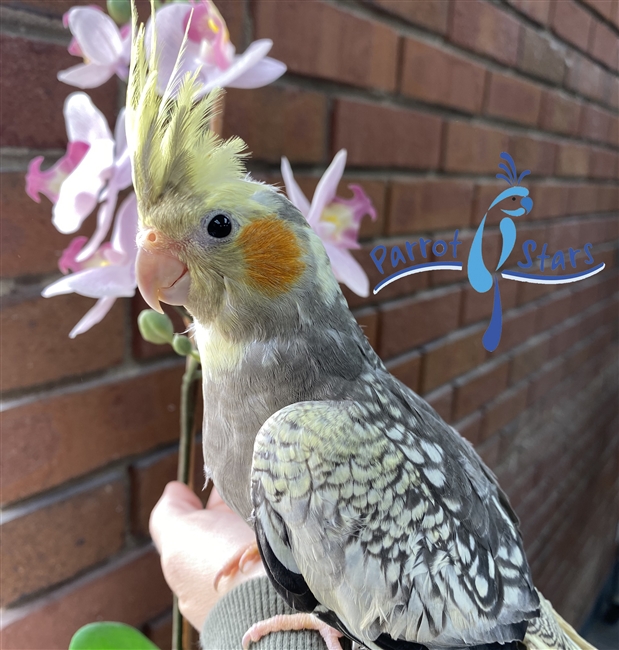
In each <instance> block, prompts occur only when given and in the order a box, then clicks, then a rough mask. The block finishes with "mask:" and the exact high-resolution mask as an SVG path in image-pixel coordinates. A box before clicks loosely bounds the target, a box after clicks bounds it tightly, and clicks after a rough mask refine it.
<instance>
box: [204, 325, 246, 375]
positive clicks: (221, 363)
mask: <svg viewBox="0 0 619 650" xmlns="http://www.w3.org/2000/svg"><path fill="white" fill-rule="evenodd" d="M195 337H196V344H197V347H198V352H199V353H200V362H201V364H202V372H203V373H204V374H205V375H208V376H209V377H211V378H213V379H216V378H217V377H220V376H221V375H222V374H224V373H225V372H230V371H233V370H234V369H235V368H237V367H238V366H239V365H240V363H241V360H242V358H243V346H242V345H240V344H238V343H235V342H234V341H231V340H230V339H229V338H228V337H226V336H224V335H223V334H222V333H221V332H220V331H219V330H218V329H217V328H215V327H203V326H202V325H199V324H196V329H195Z"/></svg>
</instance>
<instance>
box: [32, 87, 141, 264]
mask: <svg viewBox="0 0 619 650" xmlns="http://www.w3.org/2000/svg"><path fill="white" fill-rule="evenodd" d="M64 115H65V122H66V126H67V134H68V136H69V146H68V147H67V153H66V155H65V156H63V157H62V158H61V159H60V160H59V161H58V162H57V163H56V165H54V167H52V168H51V169H50V170H47V171H41V161H42V158H41V157H38V158H35V159H34V160H32V161H31V163H30V166H29V168H28V174H27V176H26V191H27V192H28V194H29V195H30V196H31V197H32V198H33V199H34V200H35V201H40V197H39V193H42V194H45V195H46V196H48V197H49V199H50V200H51V201H52V202H54V208H53V211H52V223H53V224H54V226H55V227H56V229H57V230H58V231H60V232H61V233H64V234H69V233H73V232H75V231H77V230H79V228H80V226H81V225H82V223H83V222H84V220H85V219H86V217H88V215H89V214H90V213H91V212H92V211H93V210H94V208H95V207H96V205H97V203H98V202H99V201H100V200H102V199H103V203H102V204H101V207H100V209H99V213H98V215H97V228H96V230H95V233H94V234H93V236H92V238H91V240H90V242H88V244H87V245H86V246H85V247H84V249H83V250H82V251H81V253H80V255H79V260H80V261H83V260H85V259H86V258H87V257H90V256H91V255H92V254H93V253H94V251H95V250H97V248H98V247H99V245H100V244H101V242H102V241H103V240H104V239H105V237H106V235H107V233H108V232H109V229H110V227H111V225H112V221H113V219H114V210H115V209H116V200H117V197H118V192H119V191H121V190H124V189H125V188H127V187H129V186H130V185H131V160H130V157H129V152H128V151H127V137H126V133H125V119H124V110H123V111H121V113H120V114H119V116H118V119H117V121H116V133H115V136H114V137H113V136H112V133H111V131H110V129H109V127H108V125H107V121H106V119H105V117H104V116H103V114H102V113H101V112H100V111H99V110H98V109H97V108H96V107H95V105H94V104H93V103H92V101H91V99H90V97H89V96H88V95H86V94H85V93H81V92H79V93H73V94H71V95H69V97H67V99H66V101H65V106H64ZM104 188H105V189H104Z"/></svg>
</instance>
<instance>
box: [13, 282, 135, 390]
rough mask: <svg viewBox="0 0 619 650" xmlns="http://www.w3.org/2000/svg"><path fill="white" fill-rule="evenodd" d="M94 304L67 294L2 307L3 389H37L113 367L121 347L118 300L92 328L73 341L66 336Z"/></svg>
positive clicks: (87, 299) (121, 312)
mask: <svg viewBox="0 0 619 650" xmlns="http://www.w3.org/2000/svg"><path fill="white" fill-rule="evenodd" d="M93 304H94V301H93V300H91V299H90V298H83V297H81V296H76V295H75V294H69V295H64V296H55V297H53V298H33V299H30V300H24V301H23V302H19V303H17V304H13V305H9V306H5V307H4V308H3V310H2V314H1V321H0V322H1V324H2V341H1V342H0V344H1V350H2V353H1V354H2V369H3V372H2V390H12V389H17V388H25V387H26V386H36V385H39V384H45V383H47V382H50V381H55V380H58V379H63V378H65V377H71V376H75V375H80V374H84V373H89V372H94V371H96V370H103V369H104V368H110V367H112V366H115V365H118V364H119V363H120V362H121V361H122V359H123V355H124V346H125V340H124V332H123V326H124V309H123V306H124V305H123V303H122V301H119V302H117V303H116V305H115V306H114V307H113V308H112V311H111V312H110V313H109V314H108V315H107V316H106V317H105V319H104V320H103V321H102V322H101V323H99V324H98V325H95V327H93V329H91V330H90V331H88V332H86V333H85V334H80V335H79V336H78V337H77V338H75V339H70V338H69V337H68V334H69V332H70V331H71V329H72V328H73V326H74V325H76V323H77V322H78V321H79V320H80V319H81V318H82V316H83V315H84V314H85V313H86V312H87V311H88V310H89V309H90V308H91V307H92V306H93ZM5 305H6V303H5ZM17 342H19V345H16V343H17Z"/></svg>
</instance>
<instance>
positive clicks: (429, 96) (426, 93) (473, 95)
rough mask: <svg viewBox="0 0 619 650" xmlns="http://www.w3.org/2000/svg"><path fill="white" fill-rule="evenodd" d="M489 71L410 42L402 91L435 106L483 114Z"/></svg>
mask: <svg viewBox="0 0 619 650" xmlns="http://www.w3.org/2000/svg"><path fill="white" fill-rule="evenodd" d="M485 77H486V70H485V68H483V67H482V66H480V65H478V64H476V63H473V62H472V61H469V60H468V59H465V58H464V57H461V56H455V55H454V54H451V53H450V52H446V51H445V50H443V49H441V48H438V47H434V46H433V45H429V44H428V43H424V42H421V41H414V40H412V39H406V41H405V45H404V60H403V69H402V82H401V85H400V89H401V92H402V93H403V94H404V95H408V96H409V97H414V98H415V99H421V100H422V101H425V102H429V103H431V104H439V105H442V106H450V107H452V108H458V109H461V110H463V111H465V112H467V113H479V112H480V111H481V107H482V101H483V96H484V80H485Z"/></svg>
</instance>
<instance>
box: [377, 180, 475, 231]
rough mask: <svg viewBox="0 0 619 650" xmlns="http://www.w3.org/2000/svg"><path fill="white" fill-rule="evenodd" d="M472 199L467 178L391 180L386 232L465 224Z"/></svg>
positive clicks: (455, 226) (457, 226)
mask: <svg viewBox="0 0 619 650" xmlns="http://www.w3.org/2000/svg"><path fill="white" fill-rule="evenodd" d="M472 200H473V183H471V182H470V181H452V180H440V181H435V180H430V181H426V180H421V179H415V180H411V181H394V182H393V184H392V187H391V201H390V212H389V221H388V224H387V233H388V234H389V235H403V234H407V233H413V232H428V231H431V230H441V229H447V228H449V229H451V228H463V227H466V226H468V224H469V222H470V214H471V203H472Z"/></svg>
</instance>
